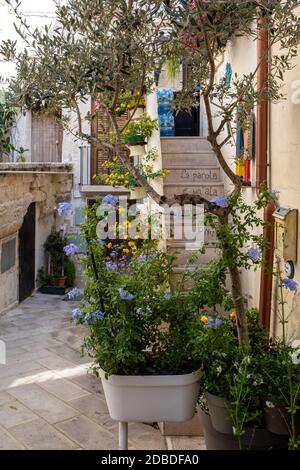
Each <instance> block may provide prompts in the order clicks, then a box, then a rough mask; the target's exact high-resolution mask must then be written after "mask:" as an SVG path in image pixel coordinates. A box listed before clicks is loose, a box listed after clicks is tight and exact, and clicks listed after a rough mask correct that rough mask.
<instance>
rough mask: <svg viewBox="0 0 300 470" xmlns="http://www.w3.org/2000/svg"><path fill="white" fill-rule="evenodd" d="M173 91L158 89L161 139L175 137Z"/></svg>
mask: <svg viewBox="0 0 300 470" xmlns="http://www.w3.org/2000/svg"><path fill="white" fill-rule="evenodd" d="M173 99H174V91H173V90H172V89H164V90H163V89H158V90H157V101H158V120H159V128H160V135H161V137H172V136H174V135H175V118H174V110H173Z"/></svg>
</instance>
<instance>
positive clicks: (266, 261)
mask: <svg viewBox="0 0 300 470" xmlns="http://www.w3.org/2000/svg"><path fill="white" fill-rule="evenodd" d="M260 21H261V24H264V23H266V22H267V18H262V19H261V20H260ZM268 48H269V35H268V31H260V32H259V35H258V40H257V61H258V62H260V61H261V65H260V67H259V69H258V72H257V88H258V90H259V89H261V88H263V87H264V86H265V84H266V83H267V80H268V73H269V60H268V56H269V54H268ZM268 131H269V101H268V100H267V99H265V100H262V101H261V102H260V103H258V105H257V134H256V148H257V158H256V191H257V193H258V192H259V188H260V185H261V184H262V183H265V184H268ZM275 208H276V206H275V203H271V204H268V206H267V207H266V208H265V209H264V222H265V224H266V226H265V227H264V231H263V235H264V237H265V239H266V240H267V241H268V246H267V248H266V249H265V250H264V252H263V254H262V262H263V268H262V270H261V277H260V298H259V322H260V324H261V325H262V326H264V328H265V329H266V330H267V331H270V319H271V307H272V284H273V275H272V272H273V262H274V218H273V212H274V210H275Z"/></svg>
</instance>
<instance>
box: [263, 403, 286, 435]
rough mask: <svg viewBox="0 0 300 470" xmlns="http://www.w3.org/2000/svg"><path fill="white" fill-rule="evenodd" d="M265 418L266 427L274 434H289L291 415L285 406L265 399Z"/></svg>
mask: <svg viewBox="0 0 300 470" xmlns="http://www.w3.org/2000/svg"><path fill="white" fill-rule="evenodd" d="M263 411H264V420H265V424H266V428H267V429H268V430H269V431H271V432H273V433H274V434H280V435H285V436H288V435H289V426H288V423H289V415H288V411H287V409H286V407H285V406H282V405H273V403H272V402H271V400H264V406H263Z"/></svg>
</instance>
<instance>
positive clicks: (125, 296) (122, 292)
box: [119, 287, 134, 301]
mask: <svg viewBox="0 0 300 470" xmlns="http://www.w3.org/2000/svg"><path fill="white" fill-rule="evenodd" d="M119 296H120V297H121V299H122V300H129V301H130V300H133V299H134V296H133V295H132V294H130V292H126V290H124V289H123V287H121V288H120V289H119Z"/></svg>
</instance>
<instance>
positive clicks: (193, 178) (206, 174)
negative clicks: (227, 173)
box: [164, 166, 221, 184]
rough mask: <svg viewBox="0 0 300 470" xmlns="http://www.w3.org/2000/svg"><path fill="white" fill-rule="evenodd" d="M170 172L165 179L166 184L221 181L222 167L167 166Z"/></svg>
mask: <svg viewBox="0 0 300 470" xmlns="http://www.w3.org/2000/svg"><path fill="white" fill-rule="evenodd" d="M167 169H168V170H169V171H170V173H169V174H168V175H167V176H166V178H165V179H164V183H165V184H169V183H171V184H174V183H185V184H188V183H220V182H221V174H220V173H221V172H220V168H219V167H217V166H215V167H202V168H189V167H187V168H182V167H181V168H180V167H179V168H178V167H177V168H174V167H168V168H167Z"/></svg>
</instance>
